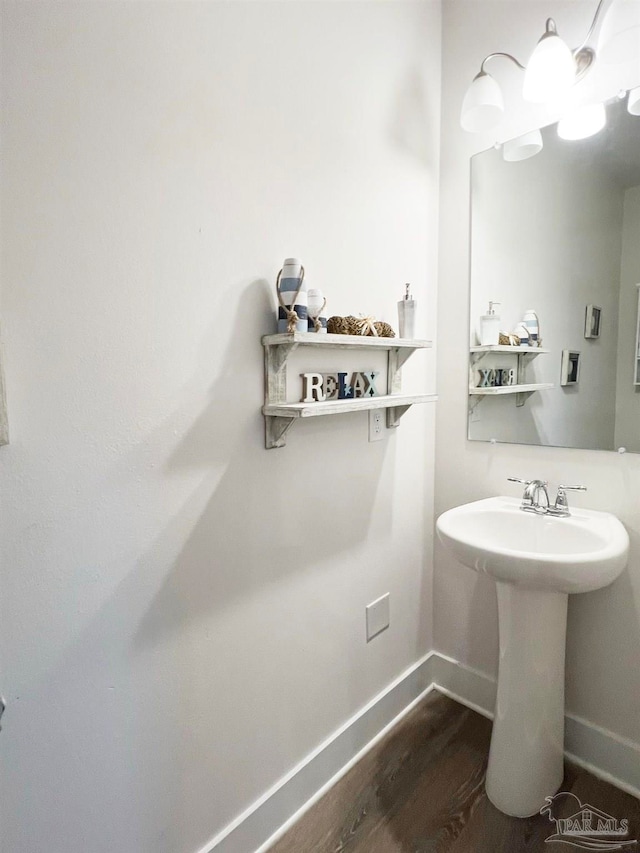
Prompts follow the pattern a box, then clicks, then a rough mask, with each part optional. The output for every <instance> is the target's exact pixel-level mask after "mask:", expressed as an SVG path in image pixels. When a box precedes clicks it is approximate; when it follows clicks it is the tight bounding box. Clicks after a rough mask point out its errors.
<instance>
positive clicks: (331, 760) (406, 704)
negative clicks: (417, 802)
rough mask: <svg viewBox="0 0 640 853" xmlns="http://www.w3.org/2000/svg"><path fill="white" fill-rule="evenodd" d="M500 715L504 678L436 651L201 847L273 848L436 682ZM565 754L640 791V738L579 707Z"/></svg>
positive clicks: (241, 851)
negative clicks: (499, 682) (587, 716)
mask: <svg viewBox="0 0 640 853" xmlns="http://www.w3.org/2000/svg"><path fill="white" fill-rule="evenodd" d="M433 689H437V690H439V691H440V692H441V693H444V694H445V695H447V696H451V698H452V699H455V700H457V701H458V702H461V703H462V704H463V705H466V706H467V707H469V708H472V709H473V710H474V711H477V712H478V713H480V714H483V715H484V716H485V717H489V718H490V719H493V708H494V705H495V698H496V679H495V678H494V677H492V676H490V675H488V674H487V673H485V672H481V671H480V670H477V669H473V668H472V667H469V666H467V665H466V664H463V663H460V662H459V661H456V660H454V659H453V658H450V657H447V656H446V655H443V654H440V653H439V652H429V654H427V655H425V657H423V658H422V659H421V660H419V661H418V662H417V663H416V664H414V665H413V666H412V667H410V668H409V669H408V670H406V671H405V672H404V673H402V675H400V676H399V677H398V678H397V679H396V680H395V681H393V682H392V683H391V684H390V685H389V686H388V687H387V688H385V690H383V691H382V692H381V693H379V694H378V695H377V696H376V697H374V698H373V699H372V700H371V701H370V702H369V703H368V704H367V705H365V707H364V708H362V709H361V710H360V711H358V713H357V714H355V715H354V716H353V717H352V718H351V719H350V720H348V721H347V722H346V723H345V724H344V725H343V726H341V727H340V728H339V729H338V730H337V731H336V732H334V733H333V734H332V735H331V736H330V737H329V738H327V740H326V741H324V743H322V744H320V746H318V747H317V748H316V749H315V750H314V751H313V752H312V753H310V754H309V755H308V756H307V757H306V758H305V759H303V761H301V762H300V764H298V765H297V766H296V767H294V768H293V770H291V771H290V772H289V773H287V775H286V776H284V777H283V778H282V779H280V781H278V782H277V783H276V784H275V785H274V786H273V787H272V788H271V789H270V790H268V791H266V792H265V794H263V796H262V797H260V798H259V799H258V800H256V802H255V803H253V804H252V805H251V806H249V808H248V809H246V811H244V812H243V813H242V814H241V815H239V816H238V817H237V818H236V819H235V820H234V821H232V823H230V824H229V825H228V826H227V827H226V828H225V829H224V830H222V832H220V833H219V834H218V835H217V836H216V837H215V838H213V839H212V840H211V841H210V842H209V843H208V844H207V845H205V847H203V848H202V849H201V850H200V851H199V853H247V851H249V850H252V851H255V853H266V851H268V850H269V848H270V847H271V846H272V845H273V844H274V843H275V842H276V841H277V840H278V838H280V837H281V836H282V835H283V834H284V833H285V832H286V831H287V829H289V827H290V826H291V825H292V824H293V823H295V822H296V821H297V820H298V819H299V818H300V817H301V816H302V815H303V814H304V812H305V811H307V809H309V808H311V806H312V805H313V804H314V803H315V802H317V800H319V799H320V797H321V796H322V795H323V794H324V793H325V792H326V791H327V790H328V789H329V788H330V787H331V786H332V785H334V784H335V783H336V782H337V781H338V779H340V777H341V776H343V775H344V774H345V773H346V772H347V771H348V770H349V769H350V768H351V767H352V766H353V765H354V764H355V763H356V762H357V761H359V760H360V758H362V756H363V755H364V754H365V753H366V752H367V751H368V750H369V749H371V748H372V747H373V746H374V745H375V744H376V743H377V742H378V741H379V740H380V739H381V738H382V737H384V735H385V734H386V733H387V732H388V731H389V730H390V729H391V728H393V727H394V726H395V725H396V724H397V723H398V722H399V721H400V720H401V719H402V717H403V716H405V714H407V713H409V711H410V710H411V709H412V708H413V707H414V706H415V705H416V704H417V703H418V702H420V701H421V700H422V699H423V698H424V696H426V695H427V694H428V693H429V692H430V691H431V690H433ZM565 721H566V725H565V754H566V756H567V757H568V758H569V759H570V760H572V761H575V762H576V763H577V764H579V765H580V766H582V767H585V768H586V769H587V770H589V771H590V772H591V773H593V774H594V776H598V777H600V778H601V779H604V780H605V781H607V782H610V783H611V784H613V785H615V786H616V787H618V788H621V789H622V790H623V791H627V792H628V793H630V794H632V795H633V796H636V797H640V745H638V744H636V743H633V742H632V741H630V740H627V739H625V738H622V737H619V736H618V735H616V734H614V733H613V732H610V731H607V730H606V729H603V728H601V727H599V726H596V725H594V724H593V723H590V722H588V721H587V720H583V719H581V718H580V717H577V716H575V715H573V714H567V715H566V717H565Z"/></svg>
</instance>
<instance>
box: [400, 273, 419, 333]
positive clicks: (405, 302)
mask: <svg viewBox="0 0 640 853" xmlns="http://www.w3.org/2000/svg"><path fill="white" fill-rule="evenodd" d="M410 287H411V285H410V284H405V294H404V299H401V300H400V302H398V326H399V331H400V337H401V338H413V337H414V335H415V328H416V324H415V320H416V302H415V299H412V298H411V293H410V292H409V288H410Z"/></svg>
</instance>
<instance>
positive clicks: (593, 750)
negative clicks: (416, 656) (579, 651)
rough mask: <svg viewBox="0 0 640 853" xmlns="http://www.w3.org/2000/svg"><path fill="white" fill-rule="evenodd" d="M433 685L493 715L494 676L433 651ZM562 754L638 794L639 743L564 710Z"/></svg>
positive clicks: (474, 708)
mask: <svg viewBox="0 0 640 853" xmlns="http://www.w3.org/2000/svg"><path fill="white" fill-rule="evenodd" d="M431 667H432V672H433V680H434V682H435V686H436V689H438V690H440V692H442V693H445V694H446V695H448V696H451V698H452V699H456V700H457V701H458V702H462V704H463V705H467V707H469V708H472V709H473V710H474V711H478V712H479V713H481V714H484V716H485V717H489V718H490V719H493V709H494V707H495V700H496V687H497V684H496V679H495V678H494V677H493V676H491V675H487V673H485V672H480V671H479V670H477V669H473V668H472V667H469V666H467V665H466V664H463V663H460V661H456V660H454V659H453V658H450V657H447V656H446V655H443V654H440V653H439V652H434V654H433V658H432V663H431ZM564 745H565V750H564V752H565V755H566V756H567V758H568V759H569V760H570V761H574V762H575V763H576V764H579V765H580V766H581V767H584V768H585V769H586V770H589V771H590V772H591V773H593V775H594V776H598V777H599V778H600V779H604V780H605V781H606V782H610V783H611V784H612V785H615V786H616V788H620V789H622V790H623V791H627V793H629V794H632V795H633V796H634V797H640V744H637V743H634V742H633V741H631V740H628V739H627V738H623V737H620V736H619V735H617V734H615V733H614V732H610V731H607V729H603V728H601V727H600V726H597V725H595V723H590V722H589V721H588V720H584V719H582V717H578V716H576V715H575V714H571V713H567V714H565V733H564Z"/></svg>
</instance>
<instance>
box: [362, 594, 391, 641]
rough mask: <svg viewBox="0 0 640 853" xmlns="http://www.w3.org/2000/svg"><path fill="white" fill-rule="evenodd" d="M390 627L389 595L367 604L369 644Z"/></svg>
mask: <svg viewBox="0 0 640 853" xmlns="http://www.w3.org/2000/svg"><path fill="white" fill-rule="evenodd" d="M388 627H389V593H388V592H387V593H386V594H385V595H381V596H380V598H376V600H375V601H372V602H371V604H367V642H369V640H373V638H374V637H376V636H377V635H378V634H380V633H381V632H382V631H385V630H386V629H387V628H388Z"/></svg>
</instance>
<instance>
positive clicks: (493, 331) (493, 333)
mask: <svg viewBox="0 0 640 853" xmlns="http://www.w3.org/2000/svg"><path fill="white" fill-rule="evenodd" d="M494 305H500V303H499V302H490V303H489V311H488V313H487V314H483V315H482V316H481V317H480V346H483V347H487V346H493V345H495V344H497V343H498V341H499V340H500V317H499V316H498V315H497V314H496V312H495V311H494V310H493V306H494Z"/></svg>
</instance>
